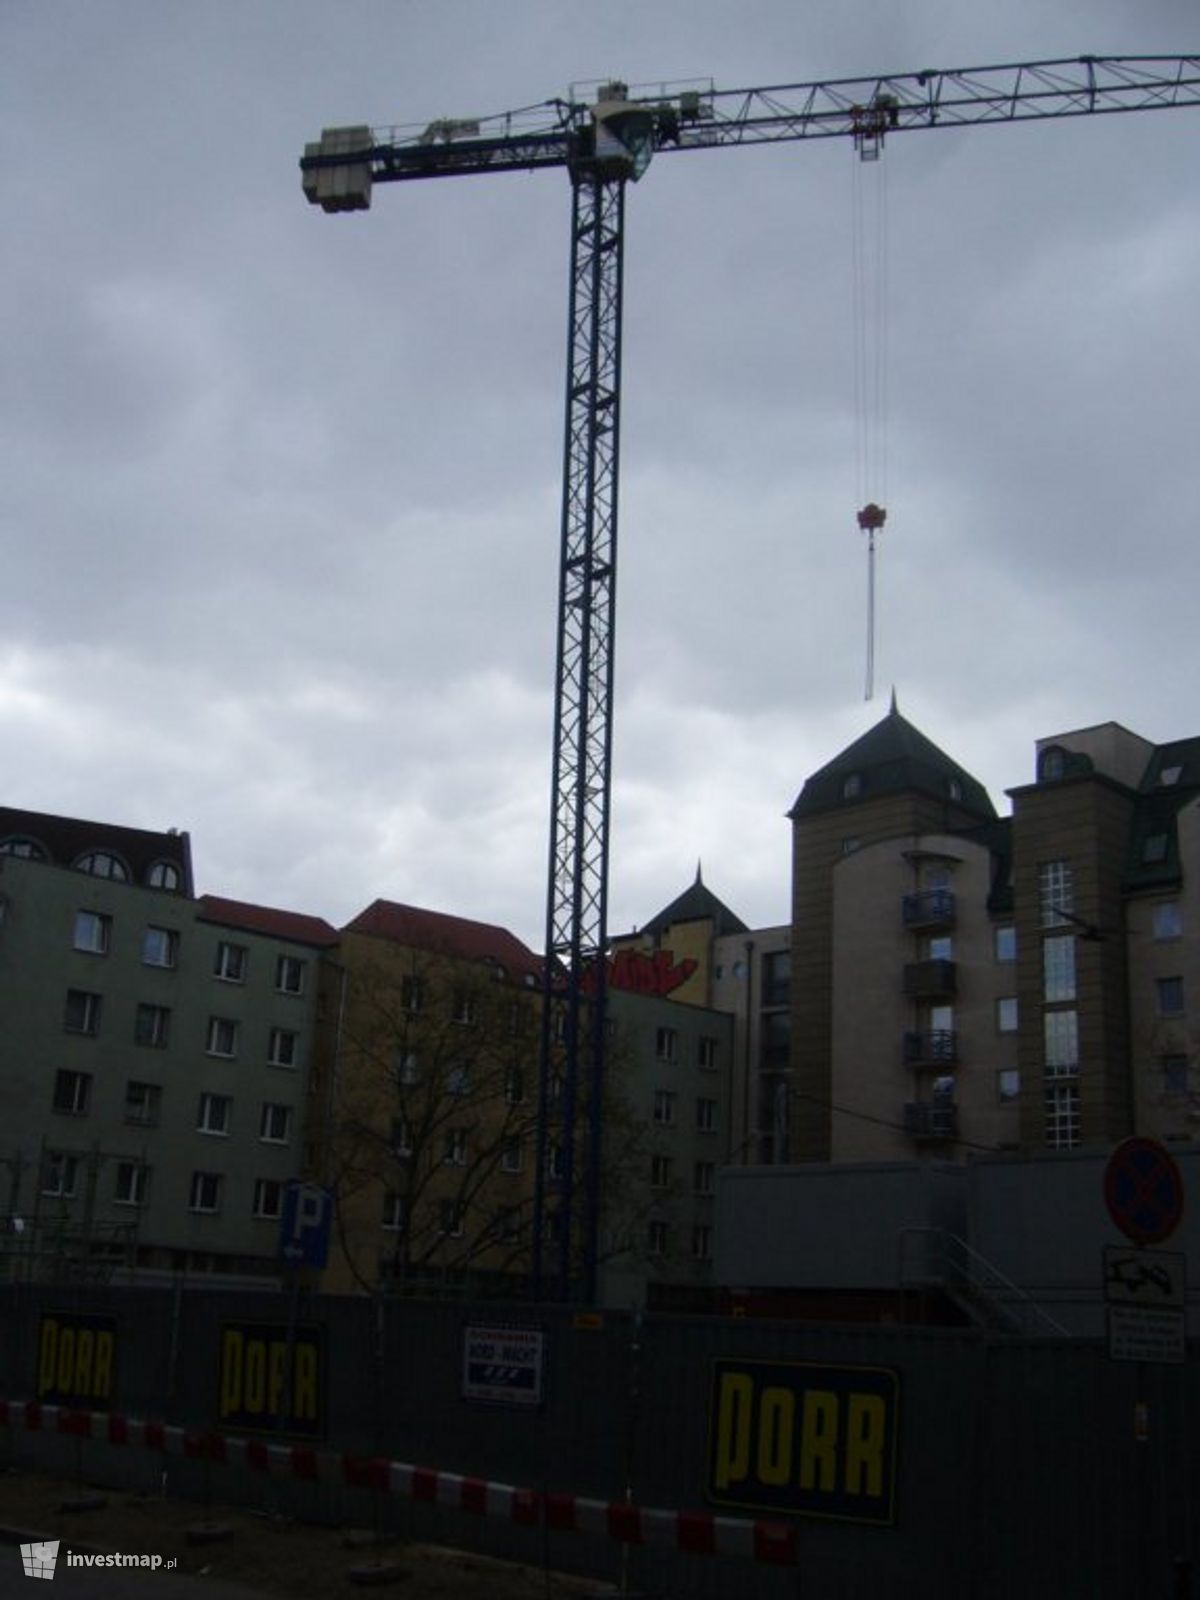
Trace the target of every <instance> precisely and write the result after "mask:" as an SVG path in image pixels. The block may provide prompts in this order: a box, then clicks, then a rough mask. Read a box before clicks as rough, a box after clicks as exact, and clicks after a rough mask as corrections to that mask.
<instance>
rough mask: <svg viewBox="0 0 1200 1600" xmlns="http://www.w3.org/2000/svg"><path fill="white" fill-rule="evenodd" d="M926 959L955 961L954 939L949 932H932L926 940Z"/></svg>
mask: <svg viewBox="0 0 1200 1600" xmlns="http://www.w3.org/2000/svg"><path fill="white" fill-rule="evenodd" d="M925 959H926V961H953V960H954V940H953V938H952V937H951V936H950V934H948V933H936V934H932V935H931V936H930V937H929V938H928V939H926V941H925Z"/></svg>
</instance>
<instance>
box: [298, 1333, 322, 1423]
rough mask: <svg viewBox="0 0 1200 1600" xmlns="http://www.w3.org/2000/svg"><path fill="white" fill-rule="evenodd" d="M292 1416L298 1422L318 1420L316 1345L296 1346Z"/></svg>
mask: <svg viewBox="0 0 1200 1600" xmlns="http://www.w3.org/2000/svg"><path fill="white" fill-rule="evenodd" d="M292 1416H293V1417H294V1418H295V1420H296V1421H297V1422H315V1421H316V1420H317V1347H316V1345H312V1344H298V1345H297V1346H296V1363H295V1367H294V1368H293V1371H292Z"/></svg>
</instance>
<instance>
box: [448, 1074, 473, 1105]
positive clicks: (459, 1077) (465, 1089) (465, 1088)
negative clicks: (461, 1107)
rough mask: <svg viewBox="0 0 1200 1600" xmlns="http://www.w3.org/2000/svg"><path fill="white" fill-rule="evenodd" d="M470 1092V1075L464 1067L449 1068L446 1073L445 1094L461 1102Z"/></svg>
mask: <svg viewBox="0 0 1200 1600" xmlns="http://www.w3.org/2000/svg"><path fill="white" fill-rule="evenodd" d="M470 1092H471V1074H470V1072H469V1070H468V1069H467V1068H466V1067H451V1068H450V1069H449V1071H448V1072H447V1073H446V1093H447V1094H448V1095H451V1096H452V1097H453V1098H454V1099H455V1100H462V1099H464V1098H465V1097H466V1096H467V1095H469V1094H470Z"/></svg>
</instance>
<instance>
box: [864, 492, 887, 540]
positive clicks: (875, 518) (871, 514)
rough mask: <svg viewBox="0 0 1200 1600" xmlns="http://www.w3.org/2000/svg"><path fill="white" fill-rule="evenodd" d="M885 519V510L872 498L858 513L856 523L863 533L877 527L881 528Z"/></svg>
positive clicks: (872, 531)
mask: <svg viewBox="0 0 1200 1600" xmlns="http://www.w3.org/2000/svg"><path fill="white" fill-rule="evenodd" d="M886 521H887V512H886V511H885V510H884V509H883V507H882V506H877V505H876V504H875V502H874V501H873V500H872V501H870V502H869V504H867V505H865V506H864V507H863V508H862V510H861V511H860V512H859V513H858V525H859V527H860V528H861V529H862V530H863V532H864V533H867V532H870V533H874V532H875V530H876V529H877V528H882V527H883V525H884V523H885V522H886Z"/></svg>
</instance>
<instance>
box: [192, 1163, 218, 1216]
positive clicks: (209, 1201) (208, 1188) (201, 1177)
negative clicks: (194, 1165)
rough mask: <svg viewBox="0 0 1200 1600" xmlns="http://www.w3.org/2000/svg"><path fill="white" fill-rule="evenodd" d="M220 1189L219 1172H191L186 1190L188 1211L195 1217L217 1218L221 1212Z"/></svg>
mask: <svg viewBox="0 0 1200 1600" xmlns="http://www.w3.org/2000/svg"><path fill="white" fill-rule="evenodd" d="M222 1188H223V1183H222V1176H221V1174H220V1173H219V1172H200V1171H195V1172H193V1173H192V1181H191V1184H190V1186H189V1188H188V1210H189V1211H191V1212H194V1213H195V1214H196V1215H197V1216H203V1217H215V1216H217V1215H218V1214H219V1212H220V1210H221V1191H222Z"/></svg>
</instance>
